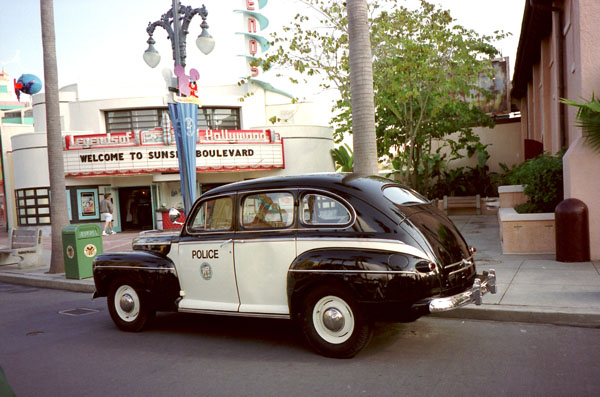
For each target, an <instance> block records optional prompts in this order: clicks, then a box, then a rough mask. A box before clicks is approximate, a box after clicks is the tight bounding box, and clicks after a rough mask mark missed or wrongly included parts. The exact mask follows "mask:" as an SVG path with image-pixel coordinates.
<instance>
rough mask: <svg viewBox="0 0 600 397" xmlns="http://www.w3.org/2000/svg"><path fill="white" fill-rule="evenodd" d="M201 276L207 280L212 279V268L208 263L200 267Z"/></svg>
mask: <svg viewBox="0 0 600 397" xmlns="http://www.w3.org/2000/svg"><path fill="white" fill-rule="evenodd" d="M200 275H201V276H202V278H203V279H205V280H210V279H211V278H212V268H211V267H210V265H209V264H208V263H206V262H204V263H203V264H202V265H200Z"/></svg>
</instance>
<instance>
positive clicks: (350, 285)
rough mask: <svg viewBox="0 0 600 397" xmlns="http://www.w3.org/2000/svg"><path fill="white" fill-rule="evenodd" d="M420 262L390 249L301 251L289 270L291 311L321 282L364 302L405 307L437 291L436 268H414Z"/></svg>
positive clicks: (288, 281) (437, 278) (298, 307)
mask: <svg viewBox="0 0 600 397" xmlns="http://www.w3.org/2000/svg"><path fill="white" fill-rule="evenodd" d="M421 262H423V259H422V258H419V257H416V256H413V255H410V254H405V253H400V252H393V251H381V250H364V249H360V250H359V249H348V248H337V249H336V248H328V249H317V250H311V251H307V252H304V253H302V254H301V255H299V256H298V257H297V258H296V259H295V260H294V262H293V263H292V265H291V267H290V270H289V272H288V277H287V294H288V302H289V304H290V314H291V316H292V318H294V317H295V316H296V315H297V314H298V313H299V311H300V310H301V307H302V302H303V297H304V296H305V295H306V294H307V293H308V292H309V291H310V290H311V289H313V288H315V287H316V286H320V285H331V286H337V287H339V288H343V289H345V290H347V291H348V292H349V293H351V294H352V296H353V297H354V298H355V299H356V301H357V302H359V303H360V304H363V305H370V306H372V305H378V304H385V305H386V306H387V305H389V304H390V303H393V304H398V305H399V307H400V306H402V305H404V307H405V308H408V307H410V304H411V303H412V302H415V301H418V300H421V299H423V298H426V297H429V296H433V295H437V294H439V293H440V280H439V277H438V274H437V272H436V271H431V272H426V273H424V272H420V271H417V270H416V266H417V264H419V263H421Z"/></svg>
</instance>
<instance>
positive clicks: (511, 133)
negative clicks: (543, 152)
mask: <svg viewBox="0 0 600 397" xmlns="http://www.w3.org/2000/svg"><path fill="white" fill-rule="evenodd" d="M473 133H474V134H475V135H477V136H478V137H479V138H480V142H481V143H482V144H484V145H489V146H488V147H487V149H486V150H487V151H488V154H489V155H490V158H489V159H488V161H487V165H488V167H490V171H491V172H497V173H503V172H504V171H503V170H502V168H501V167H500V165H499V164H500V163H504V164H506V165H507V166H509V167H511V166H513V165H515V164H520V163H521V162H523V159H524V153H523V141H522V139H521V123H520V122H514V123H505V124H496V126H495V127H494V128H484V127H477V128H473ZM457 137H458V134H452V135H450V137H449V139H454V140H456V138H457ZM445 152H449V150H445ZM463 154H466V152H465V153H463ZM476 165H477V156H476V155H473V156H472V157H470V158H467V157H464V158H462V159H457V160H453V161H452V162H450V163H449V166H450V168H458V167H475V166H476Z"/></svg>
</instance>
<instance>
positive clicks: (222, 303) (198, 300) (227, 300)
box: [176, 195, 240, 312]
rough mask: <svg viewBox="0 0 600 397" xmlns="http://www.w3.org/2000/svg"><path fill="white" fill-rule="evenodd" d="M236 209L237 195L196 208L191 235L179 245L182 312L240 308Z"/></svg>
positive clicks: (207, 202) (214, 199)
mask: <svg viewBox="0 0 600 397" xmlns="http://www.w3.org/2000/svg"><path fill="white" fill-rule="evenodd" d="M233 208H234V197H232V196H229V195H226V196H220V197H213V198H208V199H206V200H204V201H203V202H202V203H200V205H198V206H197V207H195V209H194V212H193V213H192V215H191V217H192V219H191V222H189V223H188V224H187V226H186V227H187V233H188V234H189V235H188V236H186V237H184V238H182V239H181V241H180V242H179V244H178V249H179V255H178V261H177V265H176V268H177V274H178V276H179V282H180V284H181V288H182V290H183V292H184V296H183V299H182V300H181V301H180V303H179V309H180V310H181V311H194V310H196V311H204V310H211V311H213V310H214V311H228V312H236V311H238V309H239V304H240V301H239V298H238V291H237V286H236V279H235V270H234V264H233V243H232V242H233V236H234V231H233V213H234V211H233Z"/></svg>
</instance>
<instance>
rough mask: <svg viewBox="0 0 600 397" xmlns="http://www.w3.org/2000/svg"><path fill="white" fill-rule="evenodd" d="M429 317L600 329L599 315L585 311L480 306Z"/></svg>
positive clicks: (556, 308)
mask: <svg viewBox="0 0 600 397" xmlns="http://www.w3.org/2000/svg"><path fill="white" fill-rule="evenodd" d="M430 316H431V317H440V318H455V319H468V320H486V321H500V322H516V323H531V324H549V325H563V326H571V327H583V328H600V313H598V312H591V311H590V310H586V309H572V308H569V309H567V308H561V307H542V306H509V305H482V306H481V307H477V306H474V307H462V308H460V309H456V310H450V311H447V312H441V313H435V314H430Z"/></svg>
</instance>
